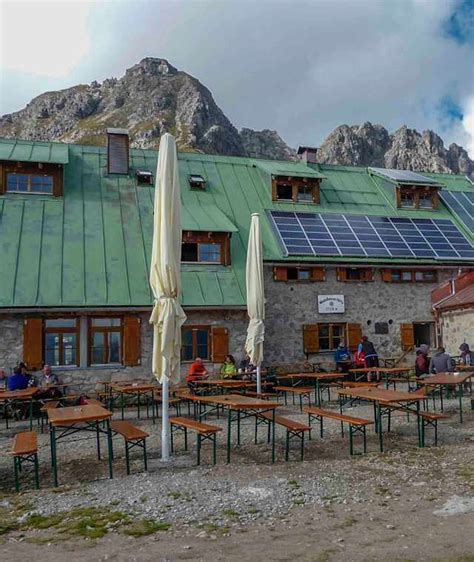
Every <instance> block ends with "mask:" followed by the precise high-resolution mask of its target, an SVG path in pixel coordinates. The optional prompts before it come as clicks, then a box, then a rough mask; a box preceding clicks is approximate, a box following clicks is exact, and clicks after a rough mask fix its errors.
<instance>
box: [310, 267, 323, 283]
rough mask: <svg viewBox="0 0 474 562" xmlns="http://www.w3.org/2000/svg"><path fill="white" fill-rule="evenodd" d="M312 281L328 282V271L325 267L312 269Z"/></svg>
mask: <svg viewBox="0 0 474 562" xmlns="http://www.w3.org/2000/svg"><path fill="white" fill-rule="evenodd" d="M311 281H326V270H325V269H324V267H312V268H311Z"/></svg>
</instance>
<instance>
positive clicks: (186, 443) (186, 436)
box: [184, 427, 188, 451]
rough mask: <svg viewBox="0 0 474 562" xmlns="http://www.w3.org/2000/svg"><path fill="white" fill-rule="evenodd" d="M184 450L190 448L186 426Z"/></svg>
mask: <svg viewBox="0 0 474 562" xmlns="http://www.w3.org/2000/svg"><path fill="white" fill-rule="evenodd" d="M184 450H185V451H187V450H188V428H187V427H185V428H184Z"/></svg>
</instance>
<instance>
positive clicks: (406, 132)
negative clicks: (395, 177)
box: [317, 122, 474, 176]
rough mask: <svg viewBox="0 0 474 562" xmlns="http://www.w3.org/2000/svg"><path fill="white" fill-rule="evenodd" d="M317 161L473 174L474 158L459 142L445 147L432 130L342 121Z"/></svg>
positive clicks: (318, 155) (325, 144) (324, 143)
mask: <svg viewBox="0 0 474 562" xmlns="http://www.w3.org/2000/svg"><path fill="white" fill-rule="evenodd" d="M317 158H318V162H321V163H325V164H342V165H356V166H381V167H385V168H398V169H403V170H413V171H425V172H446V173H451V172H454V173H456V174H466V175H468V176H472V175H473V174H474V162H473V161H472V160H471V159H470V158H469V156H468V154H467V152H466V151H465V150H464V148H462V147H461V146H458V145H457V144H454V143H453V144H451V145H450V146H449V148H445V146H444V143H443V140H442V139H441V137H439V136H438V135H437V134H436V133H434V132H433V131H423V133H422V134H420V133H419V132H418V131H415V130H414V129H408V128H407V127H406V126H403V127H401V128H400V129H398V130H397V131H395V132H394V133H392V134H389V132H388V131H387V129H385V127H382V125H372V123H369V122H366V123H364V124H363V125H353V126H348V125H341V126H340V127H337V128H336V129H334V131H333V132H332V133H331V134H330V135H329V136H328V137H327V138H326V139H325V140H324V142H323V143H322V144H321V146H320V148H319V150H318V153H317Z"/></svg>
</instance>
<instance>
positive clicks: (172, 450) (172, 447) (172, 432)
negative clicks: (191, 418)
mask: <svg viewBox="0 0 474 562" xmlns="http://www.w3.org/2000/svg"><path fill="white" fill-rule="evenodd" d="M173 436H174V431H173V426H171V431H170V447H171V452H172V453H173V452H174V437H173Z"/></svg>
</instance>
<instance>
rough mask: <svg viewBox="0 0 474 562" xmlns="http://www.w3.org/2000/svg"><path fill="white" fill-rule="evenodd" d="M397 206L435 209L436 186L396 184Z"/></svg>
mask: <svg viewBox="0 0 474 562" xmlns="http://www.w3.org/2000/svg"><path fill="white" fill-rule="evenodd" d="M397 207H398V208H404V209H405V208H408V209H437V208H438V187H432V186H430V187H428V186H416V185H402V186H397Z"/></svg>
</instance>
